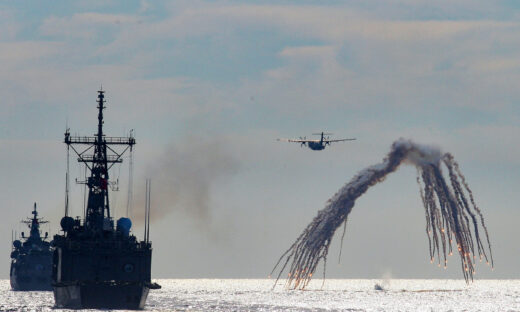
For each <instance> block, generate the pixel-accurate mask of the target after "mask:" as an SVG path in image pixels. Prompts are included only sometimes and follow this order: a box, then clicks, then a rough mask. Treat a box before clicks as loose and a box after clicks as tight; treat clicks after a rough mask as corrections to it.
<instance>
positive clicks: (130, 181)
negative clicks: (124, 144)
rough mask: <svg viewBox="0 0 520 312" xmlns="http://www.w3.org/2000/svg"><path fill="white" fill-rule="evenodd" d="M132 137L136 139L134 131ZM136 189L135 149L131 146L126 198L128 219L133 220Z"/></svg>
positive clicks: (131, 132) (131, 131) (131, 133)
mask: <svg viewBox="0 0 520 312" xmlns="http://www.w3.org/2000/svg"><path fill="white" fill-rule="evenodd" d="M130 137H131V138H133V137H134V129H132V130H130ZM133 188H134V149H133V146H130V154H129V162H128V196H127V198H126V217H127V218H131V213H132V201H133V197H134V194H133Z"/></svg>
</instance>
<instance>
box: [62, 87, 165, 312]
mask: <svg viewBox="0 0 520 312" xmlns="http://www.w3.org/2000/svg"><path fill="white" fill-rule="evenodd" d="M104 92H105V91H103V90H100V91H98V98H97V104H98V106H97V108H98V127H97V134H95V135H94V136H71V134H70V131H69V129H67V131H66V132H65V141H64V142H65V144H66V145H67V151H69V149H72V150H73V151H74V152H75V154H76V155H77V160H78V162H80V163H83V164H84V165H85V166H86V169H85V170H86V175H85V178H86V179H85V181H77V183H82V184H84V185H85V187H86V190H87V191H88V198H87V201H86V206H85V208H84V216H83V219H80V218H79V217H77V218H75V219H74V218H72V217H70V216H68V207H67V205H68V195H66V198H67V199H66V207H65V216H64V217H63V218H62V219H61V222H60V225H61V228H62V230H63V234H62V235H55V236H54V240H53V242H54V243H53V245H54V247H55V250H54V254H53V272H52V280H53V284H52V286H53V290H54V299H55V304H56V307H57V308H73V309H80V308H95V309H132V310H137V309H143V307H144V305H145V302H146V298H147V296H148V292H149V290H150V289H158V288H160V287H161V286H159V285H158V284H156V283H152V282H151V264H152V244H151V242H150V240H149V221H148V220H149V218H147V220H146V221H145V223H146V224H145V237H144V240H142V241H138V239H137V238H136V237H135V236H134V235H133V234H132V233H130V229H131V226H132V222H131V220H130V219H129V218H126V217H122V218H120V219H118V220H117V222H116V225H115V226H114V219H113V217H112V216H111V211H110V206H109V190H111V189H112V187H113V186H114V185H115V184H116V182H115V181H110V180H109V170H110V169H111V168H112V166H113V165H114V164H117V163H121V162H122V161H123V155H124V154H125V153H126V152H127V151H130V153H131V151H132V148H133V146H134V145H135V143H136V142H135V139H134V137H133V135H132V132H130V135H129V136H127V137H108V136H105V134H104V133H103V110H104V109H105V108H106V107H105V100H104ZM67 163H68V159H67ZM67 167H68V166H67ZM67 171H68V168H67ZM87 175H88V177H87ZM67 177H68V173H67ZM67 181H68V180H67ZM66 194H68V182H67V186H66ZM148 204H149V202H148V203H147V206H146V207H147V212H146V215H147V216H149V205H148ZM147 229H148V230H147Z"/></svg>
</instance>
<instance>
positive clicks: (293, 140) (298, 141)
mask: <svg viewBox="0 0 520 312" xmlns="http://www.w3.org/2000/svg"><path fill="white" fill-rule="evenodd" d="M276 140H277V141H282V142H294V143H309V142H316V143H318V142H320V140H303V139H276Z"/></svg>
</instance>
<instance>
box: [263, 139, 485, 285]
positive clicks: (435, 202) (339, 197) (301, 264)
mask: <svg viewBox="0 0 520 312" xmlns="http://www.w3.org/2000/svg"><path fill="white" fill-rule="evenodd" d="M403 162H405V163H408V164H412V165H414V166H415V167H416V168H417V171H418V177H417V182H418V183H419V185H420V195H421V199H422V202H423V205H424V209H425V216H426V233H427V236H428V242H429V246H430V248H429V252H430V258H431V261H432V262H433V261H435V257H436V258H437V261H438V262H439V265H440V264H441V261H442V264H443V265H446V263H447V260H446V256H447V255H451V254H452V251H453V249H454V248H455V249H456V250H457V252H458V253H459V256H460V259H461V267H462V274H463V276H464V279H465V280H466V282H469V280H473V274H474V272H475V267H474V266H475V261H476V257H477V255H478V257H479V259H480V260H482V259H483V258H484V259H485V260H486V262H488V264H489V262H491V266H493V256H492V253H491V244H490V243H489V236H488V231H487V228H486V226H485V224H484V218H483V216H482V213H481V211H480V209H479V208H478V207H477V205H476V204H475V201H474V198H473V194H472V192H471V190H470V188H469V186H468V184H467V183H466V180H465V178H464V176H463V175H462V172H461V171H460V169H459V165H458V164H457V162H456V161H455V160H454V159H453V156H452V155H451V154H449V153H445V154H443V153H442V152H441V151H440V150H439V149H437V148H434V147H430V146H425V145H420V144H416V143H414V142H412V141H409V140H404V139H399V140H397V141H396V142H394V143H393V144H392V148H391V151H390V153H388V155H387V156H386V157H385V159H384V160H383V162H382V163H379V164H377V165H373V166H371V167H368V168H366V169H364V170H362V171H361V172H360V173H358V174H357V175H356V176H355V177H354V178H352V180H350V182H348V183H347V184H346V185H345V186H343V187H342V188H341V189H340V190H339V191H338V192H337V193H336V194H335V195H334V196H333V197H332V198H331V199H329V200H328V202H327V205H326V206H325V208H323V209H322V210H320V211H319V212H318V215H317V216H316V217H315V218H314V220H312V222H311V223H310V224H309V225H308V226H307V228H305V230H304V231H303V233H302V234H301V235H300V236H299V237H298V239H297V240H296V241H295V242H294V244H293V245H292V246H291V247H290V248H289V249H288V250H287V251H286V252H285V253H284V254H283V255H282V256H281V257H280V259H279V260H278V262H277V263H276V265H275V267H274V269H273V271H272V272H271V274H273V272H275V270H276V269H277V268H280V270H279V273H278V276H277V279H276V282H275V286H276V283H277V282H278V279H279V278H280V276H281V274H282V273H283V271H284V270H285V269H286V268H287V267H288V268H289V274H288V279H287V281H286V287H287V288H291V289H298V288H299V289H303V288H305V287H306V286H307V285H308V283H309V282H310V280H311V278H312V275H313V274H314V272H315V271H316V268H317V266H318V264H319V262H320V260H323V263H324V270H323V278H325V269H326V261H327V254H328V250H329V246H330V243H331V241H332V238H333V236H334V233H335V232H336V230H337V229H338V228H339V227H340V226H341V225H342V224H343V225H344V230H345V229H346V222H347V219H348V215H349V213H350V212H351V211H352V208H353V207H354V203H355V201H356V199H357V198H358V197H360V196H361V195H363V194H364V193H365V192H366V191H367V190H368V188H370V187H371V186H373V185H375V184H377V183H379V182H382V181H383V180H384V179H385V177H386V176H387V175H388V174H389V173H392V172H394V171H395V170H396V169H397V168H398V167H399V165H400V164H401V163H403ZM442 164H444V166H445V167H446V169H447V171H448V179H445V178H444V176H443V174H442V170H441V166H442ZM480 227H481V228H482V229H483V230H484V233H485V239H486V244H485V245H484V244H483V242H482V240H481V238H480V234H481V232H480ZM343 236H344V233H343ZM343 236H342V240H343ZM453 239H455V240H453ZM455 244H456V245H455ZM455 246H456V247H455ZM273 287H274V286H273Z"/></svg>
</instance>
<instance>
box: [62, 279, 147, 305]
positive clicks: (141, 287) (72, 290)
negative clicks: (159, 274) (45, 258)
mask: <svg viewBox="0 0 520 312" xmlns="http://www.w3.org/2000/svg"><path fill="white" fill-rule="evenodd" d="M53 288H54V300H55V303H56V307H57V308H65V309H128V310H141V309H143V308H144V304H145V302H146V298H147V297H148V292H149V290H150V287H149V286H148V285H146V284H144V283H112V282H82V283H70V284H69V283H67V284H65V283H60V284H56V285H54V287H53Z"/></svg>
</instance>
